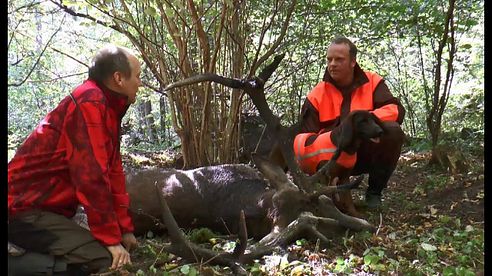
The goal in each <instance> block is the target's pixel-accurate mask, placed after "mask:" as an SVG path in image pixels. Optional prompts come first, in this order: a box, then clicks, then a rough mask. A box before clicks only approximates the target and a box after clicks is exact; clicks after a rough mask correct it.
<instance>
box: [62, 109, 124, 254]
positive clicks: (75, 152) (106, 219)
mask: <svg viewBox="0 0 492 276" xmlns="http://www.w3.org/2000/svg"><path fill="white" fill-rule="evenodd" d="M105 115H106V107H105V106H104V105H103V104H102V103H101V102H83V103H79V104H78V105H77V107H75V110H74V111H73V112H72V113H71V114H70V115H69V116H68V117H67V122H66V133H67V138H68V139H67V156H68V167H69V170H70V177H71V181H72V182H73V183H74V186H75V192H76V196H77V199H78V200H79V202H80V204H82V206H83V207H84V210H85V212H86V214H87V219H88V224H89V227H90V230H91V233H92V235H93V236H94V237H95V238H96V239H97V240H98V241H100V242H101V243H102V244H103V245H105V246H113V245H118V244H120V242H121V231H120V227H119V224H118V219H117V215H116V212H115V210H114V206H113V194H112V190H111V182H110V177H109V168H110V167H109V155H110V154H109V153H110V152H112V147H113V145H112V141H111V137H110V135H109V131H108V130H107V128H106V126H105V123H104V122H105V120H104V119H105Z"/></svg>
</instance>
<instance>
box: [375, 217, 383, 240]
mask: <svg viewBox="0 0 492 276" xmlns="http://www.w3.org/2000/svg"><path fill="white" fill-rule="evenodd" d="M381 225H383V214H381V213H379V226H378V230H376V236H377V235H378V234H379V230H380V229H381Z"/></svg>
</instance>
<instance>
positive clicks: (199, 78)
mask: <svg viewBox="0 0 492 276" xmlns="http://www.w3.org/2000/svg"><path fill="white" fill-rule="evenodd" d="M204 81H213V82H216V83H220V84H222V85H225V86H227V87H231V88H239V89H243V88H244V87H245V85H246V84H245V82H244V81H242V80H238V79H233V78H225V77H222V76H219V75H217V74H214V73H204V74H200V75H195V76H192V77H189V78H186V79H184V80H181V81H177V82H173V83H171V84H169V85H168V86H166V88H164V90H163V91H169V90H171V89H173V88H177V87H182V86H185V85H190V84H195V83H199V82H204Z"/></svg>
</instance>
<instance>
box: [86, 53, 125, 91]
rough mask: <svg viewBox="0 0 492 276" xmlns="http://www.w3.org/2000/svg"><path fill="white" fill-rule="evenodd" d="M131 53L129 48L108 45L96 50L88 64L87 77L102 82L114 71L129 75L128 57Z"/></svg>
mask: <svg viewBox="0 0 492 276" xmlns="http://www.w3.org/2000/svg"><path fill="white" fill-rule="evenodd" d="M131 55H133V54H132V52H131V50H130V49H127V48H124V47H119V46H114V45H109V46H106V47H104V48H102V49H101V50H99V51H98V52H97V54H96V55H95V56H94V58H93V59H92V62H91V65H90V66H89V78H90V79H92V80H95V81H97V82H99V83H104V82H105V81H106V80H107V79H108V78H110V77H111V76H112V75H113V73H114V72H121V73H122V74H123V76H125V77H127V78H128V77H130V75H131V70H132V68H131V66H130V62H129V60H128V57H129V56H131Z"/></svg>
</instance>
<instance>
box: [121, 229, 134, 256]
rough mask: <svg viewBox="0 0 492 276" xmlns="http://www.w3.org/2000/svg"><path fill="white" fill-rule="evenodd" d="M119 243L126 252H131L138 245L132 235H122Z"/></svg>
mask: <svg viewBox="0 0 492 276" xmlns="http://www.w3.org/2000/svg"><path fill="white" fill-rule="evenodd" d="M121 243H122V244H123V246H124V247H125V249H126V250H127V251H128V252H131V251H132V250H133V249H135V248H136V247H137V245H138V243H137V239H136V238H135V236H134V235H133V233H125V234H123V236H122V237H121Z"/></svg>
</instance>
